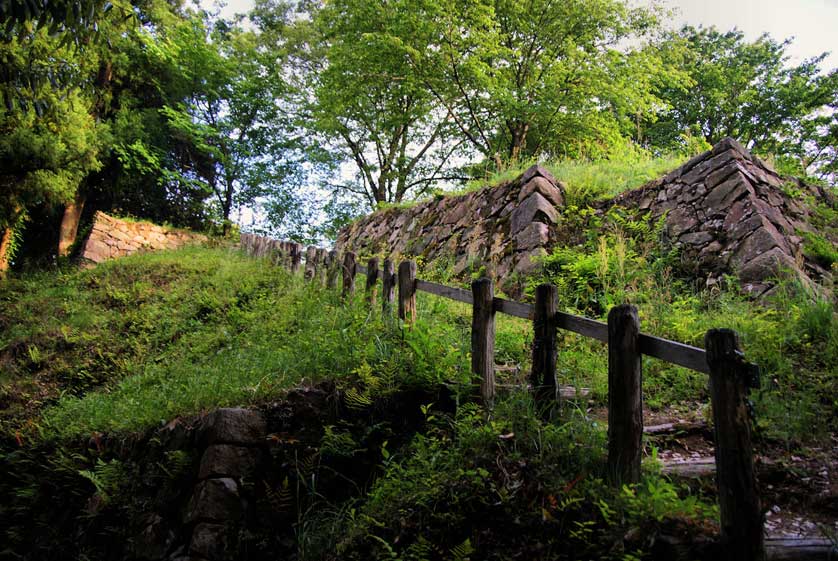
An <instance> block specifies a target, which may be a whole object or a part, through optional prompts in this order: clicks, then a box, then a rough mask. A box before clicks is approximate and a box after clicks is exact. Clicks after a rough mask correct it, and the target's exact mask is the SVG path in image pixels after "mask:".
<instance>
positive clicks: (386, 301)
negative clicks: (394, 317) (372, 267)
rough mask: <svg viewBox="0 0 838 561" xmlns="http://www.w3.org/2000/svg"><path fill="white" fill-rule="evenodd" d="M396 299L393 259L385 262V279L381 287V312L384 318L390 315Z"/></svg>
mask: <svg viewBox="0 0 838 561" xmlns="http://www.w3.org/2000/svg"><path fill="white" fill-rule="evenodd" d="M395 298H396V269H395V266H394V265H393V260H392V259H385V260H384V279H383V282H382V287H381V311H382V313H383V314H384V317H387V316H389V315H390V313H391V312H392V309H393V300H395Z"/></svg>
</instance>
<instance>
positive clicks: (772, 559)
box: [765, 536, 838, 561]
mask: <svg viewBox="0 0 838 561" xmlns="http://www.w3.org/2000/svg"><path fill="white" fill-rule="evenodd" d="M836 558H838V545H836V544H835V543H833V542H832V540H828V539H825V538H811V537H801V538H789V537H785V536H783V537H779V536H778V537H771V536H769V537H767V538H765V559H766V561H829V560H830V559H832V560H834V559H836Z"/></svg>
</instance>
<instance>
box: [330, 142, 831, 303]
mask: <svg viewBox="0 0 838 561" xmlns="http://www.w3.org/2000/svg"><path fill="white" fill-rule="evenodd" d="M788 183H790V181H789V180H786V179H784V178H782V177H780V176H779V175H778V174H777V173H776V172H774V171H773V170H772V169H770V168H769V167H768V166H767V165H766V164H765V163H764V162H762V161H760V160H759V159H758V158H756V157H754V156H752V155H751V154H750V153H749V152H748V151H747V150H746V149H745V148H744V147H742V146H741V145H740V144H739V143H738V142H736V141H735V140H732V139H725V140H723V141H721V142H720V143H719V144H717V145H716V146H715V147H714V148H713V149H712V150H710V151H708V152H706V153H704V154H701V155H699V156H697V157H695V158H693V159H692V160H690V161H689V162H687V163H686V164H684V165H683V166H681V167H680V168H678V169H677V170H675V171H673V172H671V173H669V174H667V175H666V176H664V177H662V178H660V179H657V180H655V181H652V182H651V183H649V184H647V185H645V186H643V187H641V188H639V189H635V190H633V191H629V192H627V193H623V194H622V195H620V196H618V197H616V198H615V199H612V200H608V201H599V202H598V203H596V205H595V210H596V211H597V212H600V213H604V212H606V211H607V210H608V208H610V207H612V206H614V205H619V206H623V207H626V208H633V209H639V210H641V211H646V212H648V213H649V214H650V215H651V216H652V217H653V218H659V217H661V216H665V227H664V234H665V238H664V240H662V242H663V243H664V244H667V245H674V246H676V247H678V248H679V249H680V252H681V255H682V258H683V262H684V263H685V266H686V267H687V268H688V269H691V270H692V272H693V273H694V274H695V275H696V277H698V278H700V279H702V280H703V281H704V282H705V283H706V284H707V285H713V284H715V283H717V282H718V281H719V278H720V277H721V275H723V274H728V273H732V274H736V275H738V276H739V277H740V280H741V281H742V282H743V285H744V287H745V289H746V290H748V291H750V292H752V293H754V294H756V295H759V294H763V293H764V292H766V291H767V290H770V289H771V287H772V284H771V282H770V281H771V279H772V278H774V277H776V276H777V275H778V274H780V273H781V272H783V271H788V270H790V271H792V272H793V274H795V275H797V276H798V277H799V278H800V279H801V280H802V281H803V282H804V283H806V284H811V281H812V280H813V279H820V278H822V277H827V276H828V275H829V272H828V271H825V270H823V269H822V268H820V267H818V266H817V264H815V263H811V262H808V261H807V260H806V259H805V257H804V255H803V252H802V239H801V237H800V235H799V233H800V232H805V231H811V230H812V227H811V226H810V224H809V210H808V209H807V208H806V207H805V205H803V204H802V203H801V202H800V201H799V200H798V199H794V198H792V197H790V196H788V195H787V194H786V192H785V191H784V189H783V188H782V187H783V186H784V184H788ZM793 183H794V187H795V188H796V189H807V190H809V191H811V194H812V195H813V196H815V197H816V198H819V199H823V198H824V197H826V196H827V194H826V193H825V192H823V191H821V190H819V189H818V188H816V187H812V186H806V185H801V184H799V183H797V182H793ZM563 203H564V186H563V185H562V183H561V182H560V181H557V180H556V179H555V178H554V177H553V176H552V175H551V174H550V173H549V172H548V171H547V170H545V169H544V168H542V167H539V166H534V167H531V168H530V169H528V170H527V171H526V172H524V174H522V175H521V176H520V177H518V178H517V179H515V180H513V181H511V182H509V183H506V184H503V185H500V186H497V187H491V188H486V189H483V190H479V191H474V192H471V193H467V194H465V195H460V196H449V197H441V198H438V199H436V200H432V201H426V202H423V203H419V204H417V205H415V206H413V207H411V208H406V209H399V208H393V209H388V210H384V211H380V212H376V213H373V214H371V215H369V216H367V217H365V218H362V219H361V220H358V221H357V222H355V223H353V224H352V225H350V226H348V227H347V228H345V229H344V230H343V231H341V233H340V235H339V237H338V241H337V246H338V249H340V250H347V249H351V250H354V251H356V252H359V253H361V254H362V255H372V254H377V255H386V256H391V255H395V256H400V255H405V256H418V257H421V258H422V259H423V260H424V261H425V262H426V263H427V262H438V261H443V262H447V263H450V264H451V265H453V272H454V273H455V275H460V274H462V273H464V272H465V271H467V270H468V269H470V268H471V269H476V268H477V267H480V266H486V267H487V268H488V269H489V271H490V273H491V274H493V275H494V276H495V277H496V278H497V279H498V280H499V281H500V283H501V284H502V285H505V286H506V287H507V289H508V288H510V287H511V285H513V284H514V282H515V277H516V276H517V275H525V274H527V273H530V272H532V270H533V269H534V268H535V267H536V266H537V265H536V264H534V261H537V259H536V258H537V257H538V256H539V255H544V254H545V253H546V252H547V251H549V250H550V249H551V248H552V247H553V246H555V245H556V244H557V243H559V241H560V240H559V239H558V238H559V236H558V230H559V228H558V226H559V224H560V223H561V220H562V207H563Z"/></svg>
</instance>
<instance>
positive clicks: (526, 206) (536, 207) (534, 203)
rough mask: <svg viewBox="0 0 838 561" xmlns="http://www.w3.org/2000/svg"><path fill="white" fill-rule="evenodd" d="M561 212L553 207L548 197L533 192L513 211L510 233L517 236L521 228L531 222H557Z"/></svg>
mask: <svg viewBox="0 0 838 561" xmlns="http://www.w3.org/2000/svg"><path fill="white" fill-rule="evenodd" d="M558 217H559V213H558V212H556V209H555V208H553V205H551V204H550V203H549V202H548V201H547V199H545V198H544V197H543V196H541V195H540V194H538V193H533V194H531V195H530V196H529V197H527V198H526V199H524V201H523V202H522V203H521V204H519V205H518V207H517V208H516V209H515V210H514V211H512V218H511V221H510V226H509V233H510V234H511V235H513V236H517V235H518V233H519V232H521V230H523V229H524V228H526V227H527V226H529V225H530V223H531V222H534V221H536V220H537V221H539V222H545V221H546V222H549V223H551V224H555V223H556V221H557V220H558Z"/></svg>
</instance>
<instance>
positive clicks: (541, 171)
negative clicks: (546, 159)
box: [519, 164, 556, 185]
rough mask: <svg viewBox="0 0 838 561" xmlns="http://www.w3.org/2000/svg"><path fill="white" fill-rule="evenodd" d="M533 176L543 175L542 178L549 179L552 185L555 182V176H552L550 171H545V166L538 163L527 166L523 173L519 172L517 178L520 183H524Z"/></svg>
mask: <svg viewBox="0 0 838 561" xmlns="http://www.w3.org/2000/svg"><path fill="white" fill-rule="evenodd" d="M534 177H543V178H544V179H546V180H547V181H549V182H550V183H552V184H553V185H555V184H556V178H555V177H553V174H552V173H550V172H549V171H547V169H546V168H545V167H543V166H540V165H538V164H536V165H534V166H530V167H528V168H527V169H526V170H525V171H524V173H523V174H521V177H520V178H519V182H520V184H521V185H524V184H525V183H528V182H529V181H530V180H531V179H532V178H534Z"/></svg>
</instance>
